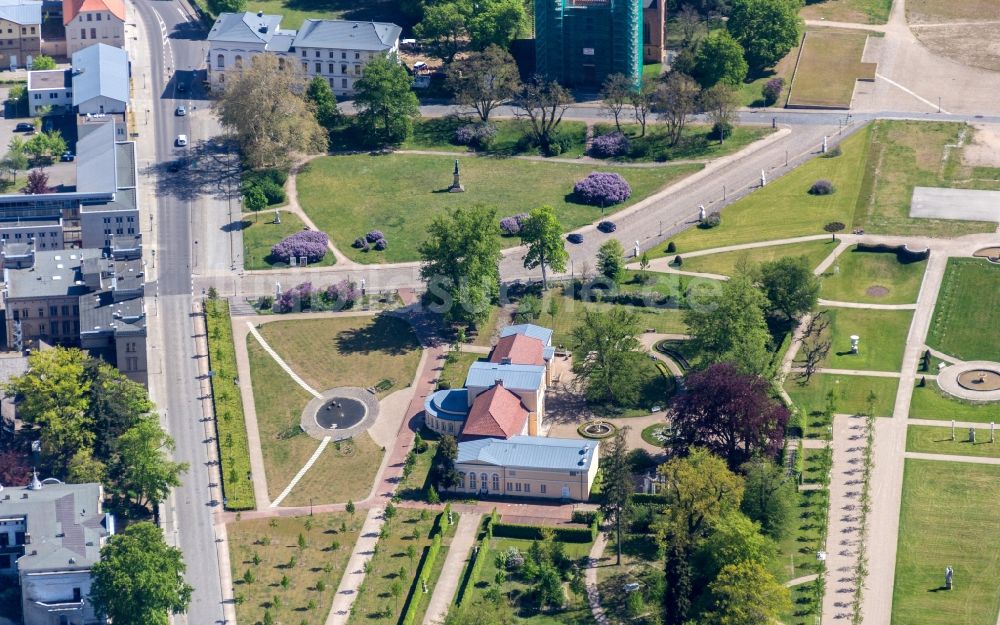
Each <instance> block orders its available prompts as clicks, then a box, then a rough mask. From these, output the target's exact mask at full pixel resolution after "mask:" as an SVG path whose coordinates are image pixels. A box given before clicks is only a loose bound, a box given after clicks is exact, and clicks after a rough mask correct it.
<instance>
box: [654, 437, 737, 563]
mask: <svg viewBox="0 0 1000 625" xmlns="http://www.w3.org/2000/svg"><path fill="white" fill-rule="evenodd" d="M659 473H660V475H661V476H662V477H663V490H662V491H661V493H662V494H663V496H664V498H665V499H666V503H667V506H666V508H665V509H664V512H663V520H662V522H661V523H660V526H659V533H660V535H661V537H662V536H669V537H672V539H673V540H680V541H682V542H683V543H684V544H685V545H690V544H693V542H695V541H696V540H697V539H698V538H700V537H701V536H703V535H704V534H705V533H706V532H707V531H708V530H709V528H711V527H712V526H713V525H714V524H715V523H716V522H717V521H718V520H719V519H721V518H722V517H723V516H724V515H725V514H726V513H728V512H730V511H732V510H738V509H739V506H740V501H741V500H742V499H743V480H742V479H741V478H740V476H738V475H736V474H735V473H733V472H732V471H730V470H729V468H728V467H727V466H726V463H725V461H724V460H722V459H721V458H719V457H718V456H715V455H713V454H712V453H711V452H709V451H708V450H707V449H699V448H696V449H692V450H691V452H690V453H689V454H688V455H687V457H683V458H681V457H676V458H671V459H670V460H668V461H667V462H666V464H663V465H661V466H660V469H659Z"/></svg>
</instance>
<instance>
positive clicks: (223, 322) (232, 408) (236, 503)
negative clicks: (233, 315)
mask: <svg viewBox="0 0 1000 625" xmlns="http://www.w3.org/2000/svg"><path fill="white" fill-rule="evenodd" d="M204 315H205V328H206V334H207V336H208V364H209V368H210V369H211V370H212V371H213V372H214V374H215V375H213V376H212V377H211V384H212V408H213V410H214V411H215V427H216V446H217V447H218V451H219V462H220V464H221V466H220V467H219V469H220V470H219V473H220V475H221V477H222V494H223V497H224V504H225V508H226V510H253V509H254V508H256V507H257V504H256V501H255V499H254V493H253V481H252V480H251V479H250V444H249V442H248V440H247V428H246V421H245V419H244V417H243V401H242V398H241V396H240V390H239V388H238V387H236V386H234V385H233V380H236V379H238V378H239V373H238V371H237V369H236V349H235V347H234V346H233V327H232V324H231V323H230V321H229V302H227V301H225V300H218V299H214V300H213V299H206V300H205V301H204ZM217 383H218V384H217Z"/></svg>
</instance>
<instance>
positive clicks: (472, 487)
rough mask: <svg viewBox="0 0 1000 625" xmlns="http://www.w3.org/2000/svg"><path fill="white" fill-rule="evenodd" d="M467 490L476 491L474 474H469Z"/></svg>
mask: <svg viewBox="0 0 1000 625" xmlns="http://www.w3.org/2000/svg"><path fill="white" fill-rule="evenodd" d="M469 490H476V473H475V471H473V472H472V473H469Z"/></svg>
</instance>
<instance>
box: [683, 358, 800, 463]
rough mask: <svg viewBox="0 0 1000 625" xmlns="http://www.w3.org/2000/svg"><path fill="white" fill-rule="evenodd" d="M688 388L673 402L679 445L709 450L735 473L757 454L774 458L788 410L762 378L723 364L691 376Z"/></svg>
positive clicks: (731, 365) (714, 365) (726, 363)
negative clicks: (776, 398)
mask: <svg viewBox="0 0 1000 625" xmlns="http://www.w3.org/2000/svg"><path fill="white" fill-rule="evenodd" d="M684 388H685V391H686V392H684V393H681V394H679V395H677V396H676V397H674V399H673V401H672V403H671V408H672V409H673V417H672V421H671V423H672V426H673V427H672V432H673V437H674V440H675V447H681V448H686V447H688V446H692V445H697V446H701V447H705V448H707V449H709V450H711V451H712V453H714V454H718V455H719V456H721V457H722V458H724V459H725V460H726V462H728V463H729V467H730V468H731V469H733V470H736V469H737V468H738V467H739V466H741V465H742V464H743V463H744V462H746V461H748V460H749V459H750V458H751V457H753V456H754V455H757V454H762V455H764V456H765V457H768V458H774V457H775V456H776V455H777V454H778V452H779V451H780V450H781V446H782V443H783V442H784V440H785V424H786V423H787V422H788V409H787V408H785V405H784V404H782V403H781V402H778V401H775V400H773V399H771V396H770V394H769V393H770V388H771V387H770V384H769V383H768V381H767V380H765V379H764V378H762V377H760V376H758V375H754V374H747V373H741V372H740V371H739V370H738V369H737V368H736V366H735V365H733V364H732V363H728V362H721V363H716V364H713V365H711V366H710V367H708V368H707V369H705V370H703V371H698V372H695V373H691V374H688V376H687V377H685V378H684Z"/></svg>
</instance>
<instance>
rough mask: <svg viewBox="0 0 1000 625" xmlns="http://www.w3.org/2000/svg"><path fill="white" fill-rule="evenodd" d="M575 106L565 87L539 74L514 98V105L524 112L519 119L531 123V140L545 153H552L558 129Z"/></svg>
mask: <svg viewBox="0 0 1000 625" xmlns="http://www.w3.org/2000/svg"><path fill="white" fill-rule="evenodd" d="M572 103H573V96H572V95H571V94H570V92H569V91H567V90H566V88H565V87H563V86H562V85H560V84H559V83H557V82H555V81H549V80H545V78H544V77H542V76H540V75H538V74H536V75H535V76H534V77H532V79H531V80H529V81H528V82H526V83H525V84H524V85H523V86H522V87H521V91H520V92H519V93H518V94H517V96H516V97H515V98H514V105H515V106H516V107H518V108H520V109H521V111H522V112H521V113H520V114H519V116H520V117H526V118H527V119H528V121H529V122H530V123H531V132H532V136H533V137H534V139H535V141H536V142H537V143H538V145H539V146H541V148H542V150H543V151H544V152H546V153H548V152H550V151H551V149H552V141H553V139H554V138H555V133H556V129H557V128H559V123H560V122H561V121H562V118H563V115H564V114H565V113H566V109H567V108H569V106H570V104H572Z"/></svg>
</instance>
